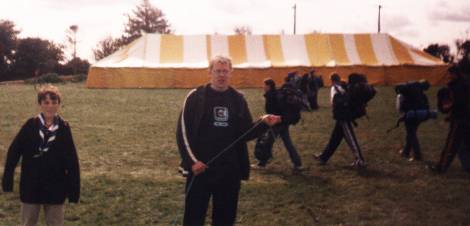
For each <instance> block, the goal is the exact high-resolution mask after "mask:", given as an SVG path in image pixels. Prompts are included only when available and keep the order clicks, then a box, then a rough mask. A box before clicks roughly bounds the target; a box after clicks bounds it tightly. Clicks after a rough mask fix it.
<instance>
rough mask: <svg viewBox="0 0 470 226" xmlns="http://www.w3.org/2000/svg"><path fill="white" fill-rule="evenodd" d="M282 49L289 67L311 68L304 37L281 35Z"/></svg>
mask: <svg viewBox="0 0 470 226" xmlns="http://www.w3.org/2000/svg"><path fill="white" fill-rule="evenodd" d="M281 47H282V53H283V55H284V63H285V64H286V65H287V66H310V60H309V58H308V55H307V47H306V45H305V38H304V36H303V35H281Z"/></svg>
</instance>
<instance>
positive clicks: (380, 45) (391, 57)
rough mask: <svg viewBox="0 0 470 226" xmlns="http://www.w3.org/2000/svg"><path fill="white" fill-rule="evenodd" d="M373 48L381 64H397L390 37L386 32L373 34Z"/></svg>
mask: <svg viewBox="0 0 470 226" xmlns="http://www.w3.org/2000/svg"><path fill="white" fill-rule="evenodd" d="M370 37H371V39H372V48H373V49H374V54H375V56H376V57H377V60H378V61H379V64H380V65H395V64H398V61H397V59H396V57H395V54H394V53H393V50H392V48H391V44H390V39H389V38H388V35H386V34H371V35H370Z"/></svg>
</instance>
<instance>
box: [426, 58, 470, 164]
mask: <svg viewBox="0 0 470 226" xmlns="http://www.w3.org/2000/svg"><path fill="white" fill-rule="evenodd" d="M448 76H449V79H450V81H449V83H448V84H447V88H448V89H449V91H450V101H449V102H448V104H446V105H445V106H440V108H443V109H444V111H445V112H449V118H448V119H449V122H450V126H449V133H448V135H447V140H446V144H445V146H444V148H443V150H442V152H441V157H440V159H439V162H438V163H437V164H435V165H432V166H431V170H432V171H434V172H437V173H445V172H446V171H447V169H448V168H449V166H450V164H451V163H452V160H453V159H454V157H455V155H456V154H457V153H458V154H459V158H460V160H461V163H462V166H463V168H464V169H465V170H466V171H467V172H470V165H469V164H470V163H469V162H468V161H469V160H470V159H469V156H470V80H469V78H465V76H464V75H463V74H462V73H461V71H460V69H459V67H457V66H456V65H454V66H452V67H450V68H449V69H448Z"/></svg>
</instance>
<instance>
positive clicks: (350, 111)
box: [333, 74, 377, 121]
mask: <svg viewBox="0 0 470 226" xmlns="http://www.w3.org/2000/svg"><path fill="white" fill-rule="evenodd" d="M345 89H346V90H345V92H344V93H341V92H339V90H337V94H336V95H335V96H334V97H333V117H334V118H335V119H336V120H348V121H350V120H355V119H358V118H361V117H363V116H365V115H367V103H368V102H369V101H370V100H372V99H373V98H374V96H375V94H376V93H377V91H376V90H375V88H374V87H373V86H371V85H369V84H368V82H367V78H366V77H365V76H364V75H362V74H351V75H350V76H349V78H348V84H347V85H346V87H345Z"/></svg>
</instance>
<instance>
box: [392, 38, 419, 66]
mask: <svg viewBox="0 0 470 226" xmlns="http://www.w3.org/2000/svg"><path fill="white" fill-rule="evenodd" d="M390 43H391V44H392V49H393V52H394V53H395V57H396V58H397V60H398V63H399V64H412V63H414V61H413V58H412V57H411V55H410V53H409V52H408V49H407V48H406V47H405V46H403V45H402V44H401V43H400V42H399V41H398V40H396V39H395V38H393V37H390Z"/></svg>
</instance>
